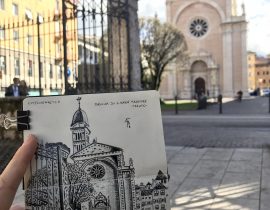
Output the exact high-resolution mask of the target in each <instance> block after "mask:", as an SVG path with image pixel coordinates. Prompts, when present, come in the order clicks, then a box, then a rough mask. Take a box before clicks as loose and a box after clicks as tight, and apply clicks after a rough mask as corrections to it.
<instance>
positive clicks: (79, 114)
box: [71, 108, 89, 126]
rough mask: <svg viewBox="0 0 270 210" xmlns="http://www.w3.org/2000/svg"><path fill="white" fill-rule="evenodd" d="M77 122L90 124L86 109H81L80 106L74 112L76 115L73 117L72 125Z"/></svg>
mask: <svg viewBox="0 0 270 210" xmlns="http://www.w3.org/2000/svg"><path fill="white" fill-rule="evenodd" d="M76 123H86V124H87V125H89V124H88V118H87V115H86V113H85V111H83V110H81V108H79V109H78V110H77V111H76V112H75V113H74V115H73V117H72V122H71V126H73V125H75V124H76Z"/></svg>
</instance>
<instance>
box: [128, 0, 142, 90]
mask: <svg viewBox="0 0 270 210" xmlns="http://www.w3.org/2000/svg"><path fill="white" fill-rule="evenodd" d="M128 4H129V5H128V6H129V7H128V8H129V11H128V14H129V19H128V26H129V28H128V32H129V62H130V66H129V68H130V69H129V73H130V88H131V90H141V69H140V60H141V50H140V37H139V21H138V13H137V11H138V0H128Z"/></svg>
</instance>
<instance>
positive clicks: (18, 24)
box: [0, 0, 78, 96]
mask: <svg viewBox="0 0 270 210" xmlns="http://www.w3.org/2000/svg"><path fill="white" fill-rule="evenodd" d="M4 2H5V4H4V8H2V9H1V10H0V27H1V28H5V30H4V31H5V37H2V39H0V47H1V50H0V54H1V56H5V58H6V62H5V68H6V71H5V72H4V71H2V72H1V73H2V74H1V77H0V80H1V81H0V84H1V90H2V92H1V93H0V94H1V95H2V96H3V94H4V90H5V88H6V87H7V86H8V85H10V84H11V83H12V79H13V78H14V77H18V78H20V79H22V80H25V81H26V83H27V85H28V86H29V88H30V90H37V89H38V88H39V77H40V75H39V62H38V49H40V55H41V63H42V66H41V67H42V78H41V84H42V85H41V86H42V89H43V94H45V95H47V94H53V92H54V91H56V92H58V93H63V90H64V75H63V67H62V66H63V47H62V45H63V38H62V37H63V36H62V22H61V8H62V7H61V1H59V0H58V1H54V0H46V1H45V0H34V1H33V0H25V1H19V0H14V1H11V0H6V1H4ZM13 4H16V5H17V8H18V15H14V14H13V9H14V6H13ZM70 15H71V10H68V12H67V16H68V17H69V20H68V21H67V40H68V43H67V57H68V66H69V68H70V69H76V68H74V66H75V63H76V62H77V60H78V58H77V57H78V55H77V32H76V29H77V22H76V21H74V19H73V17H72V16H70ZM38 16H40V17H41V18H40V19H39V20H40V22H41V23H40V27H39V33H40V43H41V45H40V48H38V24H37V17H38ZM14 31H17V32H18V35H19V37H18V40H17V41H15V40H14ZM74 31H75V32H76V33H74ZM15 58H18V59H19V65H20V66H19V67H20V74H16V73H15V70H14V65H15ZM29 62H30V63H32V68H31V69H32V74H29V65H31V64H29ZM69 79H70V82H73V80H74V78H72V77H70V78H69ZM56 92H55V93H56Z"/></svg>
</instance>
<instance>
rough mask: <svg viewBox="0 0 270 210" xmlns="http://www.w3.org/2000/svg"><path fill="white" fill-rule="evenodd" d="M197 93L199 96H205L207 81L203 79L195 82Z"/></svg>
mask: <svg viewBox="0 0 270 210" xmlns="http://www.w3.org/2000/svg"><path fill="white" fill-rule="evenodd" d="M194 85H195V93H196V94H197V95H201V94H205V80H204V79H203V78H201V77H199V78H197V79H196V80H195V82H194Z"/></svg>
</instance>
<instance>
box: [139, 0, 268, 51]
mask: <svg viewBox="0 0 270 210" xmlns="http://www.w3.org/2000/svg"><path fill="white" fill-rule="evenodd" d="M238 2H239V5H238V6H239V8H238V11H239V12H240V13H241V3H242V2H244V4H245V9H246V15H247V21H248V50H251V51H255V52H257V53H258V54H262V55H266V54H269V53H270V27H269V23H270V12H269V11H270V0H242V2H241V1H238ZM155 13H156V14H157V15H158V17H159V18H160V19H161V20H163V21H165V20H166V5H165V0H155V1H154V0H139V16H140V17H142V16H144V17H154V15H155Z"/></svg>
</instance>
